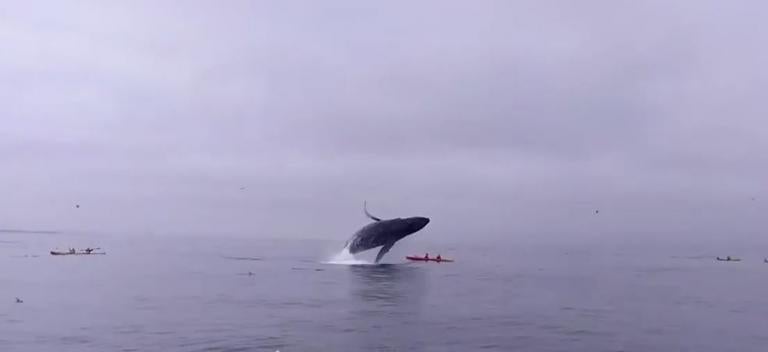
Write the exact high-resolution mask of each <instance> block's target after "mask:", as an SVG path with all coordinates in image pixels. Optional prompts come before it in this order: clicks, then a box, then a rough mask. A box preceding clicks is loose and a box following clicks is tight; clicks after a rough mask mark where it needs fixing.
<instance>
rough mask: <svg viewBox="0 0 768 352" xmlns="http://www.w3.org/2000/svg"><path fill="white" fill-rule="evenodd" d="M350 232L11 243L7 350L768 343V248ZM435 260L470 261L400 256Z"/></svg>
mask: <svg viewBox="0 0 768 352" xmlns="http://www.w3.org/2000/svg"><path fill="white" fill-rule="evenodd" d="M342 237H343V236H342ZM345 239H346V238H339V239H336V240H334V241H287V240H285V241H283V240H243V239H230V238H217V237H216V236H210V237H208V238H203V237H195V238H184V237H174V238H151V237H137V236H133V237H129V238H125V237H120V236H111V237H110V236H103V235H70V234H9V233H1V234H0V351H3V352H8V351H270V352H271V351H276V350H280V351H282V352H291V351H440V352H444V351H477V350H488V351H510V350H519V351H696V352H702V351H718V352H722V351H766V350H767V349H768V264H763V263H762V260H763V258H762V255H761V252H763V250H764V248H755V247H746V248H745V249H744V250H743V251H742V252H740V253H722V252H719V251H718V248H706V246H699V247H686V246H675V247H672V248H670V247H665V246H660V245H657V246H639V245H613V246H612V245H607V244H602V245H599V246H594V245H591V246H590V245H569V246H565V245H561V246H556V245H521V244H515V243H514V241H512V240H509V242H507V243H503V244H487V245H479V244H478V245H471V246H469V245H454V246H445V245H435V244H428V243H426V242H417V241H414V240H408V239H406V240H405V241H403V242H402V243H400V244H399V245H398V246H396V247H395V249H393V251H392V252H390V254H388V256H387V257H386V258H385V259H387V260H388V261H389V262H390V264H385V265H345V264H328V263H327V262H328V260H329V259H330V258H331V257H332V256H333V254H335V253H336V252H338V249H340V248H339V247H340V246H341V245H343V242H344V240H345ZM67 246H77V247H85V246H100V247H102V248H104V250H106V251H107V255H104V256H77V257H73V256H70V257H53V256H50V255H48V254H47V253H48V251H49V250H51V249H53V248H56V247H59V248H66V247H67ZM426 250H431V251H433V252H431V254H436V252H434V251H441V252H442V254H443V256H445V257H452V258H455V259H456V262H455V263H441V264H437V263H430V264H424V263H406V262H405V261H404V260H403V259H402V258H403V255H405V254H411V253H413V254H417V253H423V252H424V251H426ZM765 250H768V248H765ZM374 254H375V253H370V255H367V256H364V257H365V258H367V259H370V257H372V256H373V255H374ZM762 254H764V253H762ZM716 255H739V256H742V257H743V258H744V259H745V261H743V262H740V263H722V262H715V261H714V260H713V258H714V256H716ZM249 272H250V273H251V274H249ZM15 297H19V298H21V299H23V300H24V303H16V302H15Z"/></svg>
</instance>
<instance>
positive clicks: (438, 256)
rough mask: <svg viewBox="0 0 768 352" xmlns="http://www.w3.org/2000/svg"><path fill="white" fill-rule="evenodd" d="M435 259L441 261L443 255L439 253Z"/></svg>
mask: <svg viewBox="0 0 768 352" xmlns="http://www.w3.org/2000/svg"><path fill="white" fill-rule="evenodd" d="M435 259H437V261H438V262H439V261H441V260H443V257H441V256H440V254H438V255H437V258H435Z"/></svg>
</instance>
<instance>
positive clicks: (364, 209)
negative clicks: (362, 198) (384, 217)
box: [363, 201, 381, 221]
mask: <svg viewBox="0 0 768 352" xmlns="http://www.w3.org/2000/svg"><path fill="white" fill-rule="evenodd" d="M363 212H365V216H367V217H369V218H371V220H373V221H381V219H379V218H377V217H375V216H373V215H371V213H369V212H368V202H367V201H366V202H363Z"/></svg>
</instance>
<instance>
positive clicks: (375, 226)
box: [345, 203, 429, 263]
mask: <svg viewBox="0 0 768 352" xmlns="http://www.w3.org/2000/svg"><path fill="white" fill-rule="evenodd" d="M363 212H364V213H365V215H366V216H367V217H368V218H370V219H371V220H373V222H372V223H370V224H368V225H365V227H363V228H362V229H360V230H358V231H357V232H356V233H355V234H354V236H352V238H350V239H349V241H347V243H346V245H345V248H347V249H348V250H349V253H352V254H355V253H360V252H363V251H367V250H369V249H373V248H376V247H381V249H380V250H379V254H377V255H376V263H378V262H379V261H380V260H381V258H382V257H384V255H385V254H387V252H389V250H390V249H392V246H394V245H395V242H397V241H399V240H401V239H403V238H405V236H408V235H410V234H413V233H415V232H417V231H419V230H421V229H423V228H424V226H427V224H428V223H429V218H425V217H421V216H415V217H410V218H405V219H403V218H396V219H387V220H382V219H381V218H378V217H375V216H373V215H371V213H369V212H368V204H367V203H363Z"/></svg>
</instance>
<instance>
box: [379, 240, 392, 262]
mask: <svg viewBox="0 0 768 352" xmlns="http://www.w3.org/2000/svg"><path fill="white" fill-rule="evenodd" d="M394 245H395V242H392V243H387V244H385V245H384V247H381V249H380V250H379V254H377V255H376V263H378V262H379V261H380V260H381V258H382V257H384V255H385V254H387V252H389V250H390V249H392V246H394Z"/></svg>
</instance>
